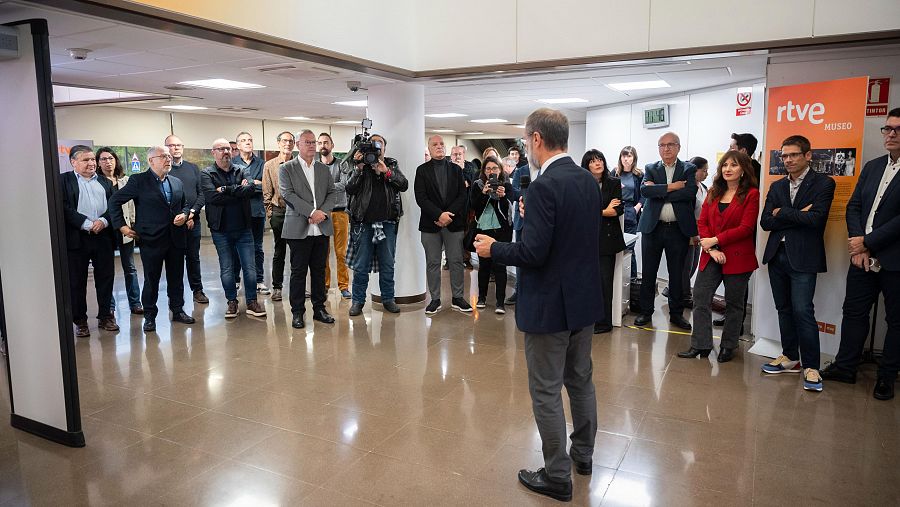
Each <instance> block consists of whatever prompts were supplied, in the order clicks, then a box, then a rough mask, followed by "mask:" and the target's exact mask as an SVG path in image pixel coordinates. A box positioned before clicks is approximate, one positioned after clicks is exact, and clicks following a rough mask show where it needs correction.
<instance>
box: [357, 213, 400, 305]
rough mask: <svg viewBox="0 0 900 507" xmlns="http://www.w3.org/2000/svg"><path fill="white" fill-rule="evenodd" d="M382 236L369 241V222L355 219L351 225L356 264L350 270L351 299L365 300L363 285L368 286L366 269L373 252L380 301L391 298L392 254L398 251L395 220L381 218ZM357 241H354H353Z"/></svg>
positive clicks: (359, 301)
mask: <svg viewBox="0 0 900 507" xmlns="http://www.w3.org/2000/svg"><path fill="white" fill-rule="evenodd" d="M382 224H383V225H384V227H383V229H382V230H383V231H384V236H385V238H384V239H383V240H381V241H379V242H378V243H372V235H373V234H374V229H372V224H365V223H354V224H353V225H352V227H351V232H350V234H351V236H352V239H351V241H353V242H354V244H358V245H359V246H358V250H357V256H358V257H357V259H358V262H357V266H358V267H359V269H354V270H353V302H354V303H359V304H365V302H366V289H368V288H369V269H370V266H371V264H372V256H373V255H374V256H375V257H376V258H377V259H378V286H379V288H380V289H381V303H382V304H384V303H387V302H390V301H393V300H394V256H395V255H396V254H397V224H396V223H391V222H382ZM357 241H358V242H359V243H356V242H357Z"/></svg>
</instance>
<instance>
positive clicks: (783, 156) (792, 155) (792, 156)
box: [781, 151, 803, 160]
mask: <svg viewBox="0 0 900 507" xmlns="http://www.w3.org/2000/svg"><path fill="white" fill-rule="evenodd" d="M802 156H803V152H801V151H797V152H794V153H782V154H781V160H793V159H795V158H800V157H802Z"/></svg>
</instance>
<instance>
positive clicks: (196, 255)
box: [184, 217, 203, 292]
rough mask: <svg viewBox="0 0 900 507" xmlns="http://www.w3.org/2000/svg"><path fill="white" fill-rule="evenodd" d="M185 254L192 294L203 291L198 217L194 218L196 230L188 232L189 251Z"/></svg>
mask: <svg viewBox="0 0 900 507" xmlns="http://www.w3.org/2000/svg"><path fill="white" fill-rule="evenodd" d="M184 254H185V267H186V268H187V278H188V285H189V286H190V287H191V292H195V291H198V290H203V280H202V274H203V273H202V272H201V271H200V220H199V218H198V217H194V228H193V229H192V230H190V231H188V235H187V249H186V250H185V251H184Z"/></svg>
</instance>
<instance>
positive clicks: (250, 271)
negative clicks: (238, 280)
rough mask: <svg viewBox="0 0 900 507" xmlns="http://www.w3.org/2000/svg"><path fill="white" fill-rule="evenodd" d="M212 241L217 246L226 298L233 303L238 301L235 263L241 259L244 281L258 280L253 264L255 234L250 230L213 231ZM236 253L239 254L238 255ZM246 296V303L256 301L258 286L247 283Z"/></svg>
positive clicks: (245, 285)
mask: <svg viewBox="0 0 900 507" xmlns="http://www.w3.org/2000/svg"><path fill="white" fill-rule="evenodd" d="M212 239H213V244H214V245H215V246H216V253H218V254H219V272H220V276H221V278H222V288H223V289H224V290H225V298H226V299H227V300H228V301H233V300H235V299H237V287H236V286H235V277H234V264H235V261H237V260H238V259H239V260H240V263H241V266H243V272H244V281H250V280H255V279H256V269H255V268H254V262H253V233H252V232H250V229H241V230H239V231H228V232H217V231H212ZM235 252H237V254H236V255H235ZM235 256H236V257H237V259H236V258H235ZM244 296H245V298H246V301H245V303H249V302H251V301H256V286H254V285H253V284H252V283H245V284H244Z"/></svg>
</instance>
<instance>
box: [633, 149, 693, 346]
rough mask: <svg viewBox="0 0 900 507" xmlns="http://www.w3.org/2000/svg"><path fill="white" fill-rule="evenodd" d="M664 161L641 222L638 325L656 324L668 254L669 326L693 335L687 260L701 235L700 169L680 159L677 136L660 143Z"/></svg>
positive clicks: (647, 186) (651, 175)
mask: <svg viewBox="0 0 900 507" xmlns="http://www.w3.org/2000/svg"><path fill="white" fill-rule="evenodd" d="M658 147H659V156H660V159H661V160H660V161H659V162H654V163H652V164H647V166H646V167H645V168H644V180H643V182H641V195H642V196H643V198H644V208H643V213H642V214H641V219H640V221H639V222H638V232H640V233H641V254H642V257H643V265H644V269H643V270H642V272H641V275H642V276H643V278H642V280H641V315H639V316H638V317H637V318H636V319H634V325H636V326H646V325H648V324H650V323H651V322H652V321H653V311H654V306H655V304H654V299H655V298H656V275H657V272H658V271H659V263H660V261H661V260H662V255H663V252H665V254H666V266H667V267H668V269H669V322H671V323H672V324H675V325H676V326H678V327H680V328H681V329H687V330H690V329H691V324H690V323H689V322H688V321H687V320H686V319H685V318H684V295H683V294H682V291H683V290H684V283H683V282H682V276H683V272H684V259H685V257H686V256H687V253H688V247H689V246H690V241H691V238H692V237H694V236H696V235H697V220H696V218H694V217H695V215H694V203H695V200H696V198H697V182H696V181H695V175H696V172H697V168H696V167H694V164H691V163H690V162H682V161H681V160H679V159H678V152H679V151H681V139H679V138H678V136H677V135H676V134H675V133H673V132H666V133H665V134H663V135H662V137H660V138H659V143H658Z"/></svg>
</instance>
